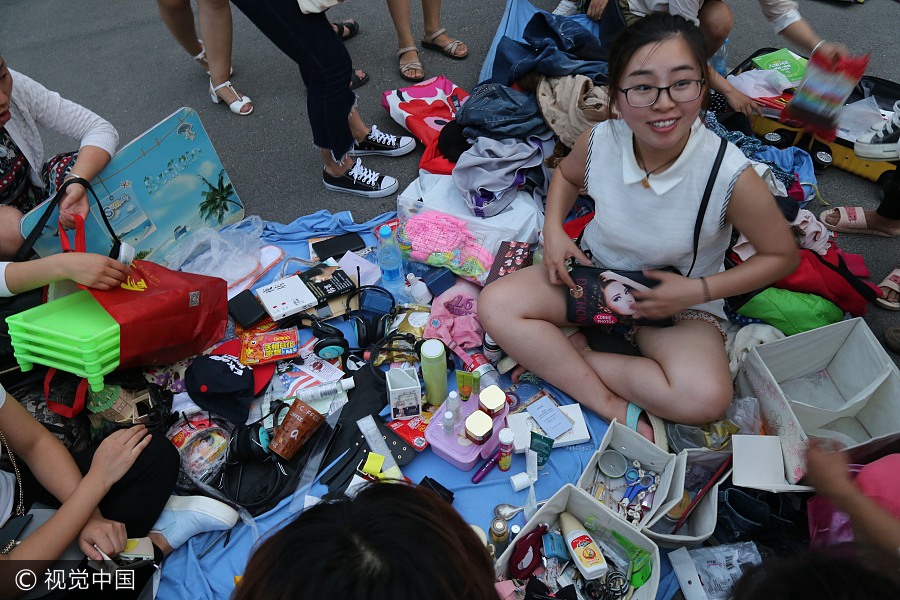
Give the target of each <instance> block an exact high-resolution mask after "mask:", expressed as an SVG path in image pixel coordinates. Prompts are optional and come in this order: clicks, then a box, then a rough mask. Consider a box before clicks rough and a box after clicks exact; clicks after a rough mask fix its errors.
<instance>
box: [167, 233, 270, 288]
mask: <svg viewBox="0 0 900 600" xmlns="http://www.w3.org/2000/svg"><path fill="white" fill-rule="evenodd" d="M245 222H246V223H248V225H249V226H247V227H241V228H239V229H235V228H229V229H227V230H225V231H218V230H216V229H212V228H209V227H206V228H203V229H198V230H197V231H194V232H191V234H190V235H186V236H184V237H183V238H181V240H180V241H177V242H175V244H174V245H173V246H172V247H171V248H170V249H168V250H166V251H165V252H164V254H163V256H164V262H162V263H161V264H162V265H163V266H165V267H167V268H169V269H172V270H173V271H184V272H187V273H196V274H198V275H208V276H210V277H221V278H222V279H224V280H225V281H227V282H228V287H229V288H230V287H231V286H232V285H234V284H235V283H237V282H240V281H242V280H244V279H246V278H247V277H249V276H250V275H252V274H253V273H254V272H255V271H256V270H257V269H259V268H260V256H261V252H260V249H261V248H262V246H263V245H264V242H263V241H262V230H263V224H262V219H260V218H259V217H257V216H253V217H249V218H248V219H246V221H245Z"/></svg>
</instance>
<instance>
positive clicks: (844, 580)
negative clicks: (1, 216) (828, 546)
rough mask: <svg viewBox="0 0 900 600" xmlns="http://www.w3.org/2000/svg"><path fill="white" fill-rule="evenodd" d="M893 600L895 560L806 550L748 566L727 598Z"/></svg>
mask: <svg viewBox="0 0 900 600" xmlns="http://www.w3.org/2000/svg"><path fill="white" fill-rule="evenodd" d="M804 598H810V599H813V598H814V599H815V600H859V599H861V598H865V599H867V600H897V598H900V580H898V577H897V563H896V562H894V561H888V560H883V559H881V560H879V559H877V558H875V557H870V558H866V559H862V558H859V557H857V556H854V555H853V554H849V553H848V554H846V555H838V554H832V553H822V552H807V553H804V554H800V555H797V556H792V557H789V558H781V557H773V558H770V559H768V560H766V561H765V562H764V563H763V564H762V565H759V566H757V567H754V568H752V569H751V570H750V571H748V572H747V573H746V574H744V576H743V577H741V579H740V580H739V581H738V582H737V584H736V585H735V586H734V588H733V589H732V590H731V598H730V600H798V599H804Z"/></svg>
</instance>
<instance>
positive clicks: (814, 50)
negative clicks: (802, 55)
mask: <svg viewBox="0 0 900 600" xmlns="http://www.w3.org/2000/svg"><path fill="white" fill-rule="evenodd" d="M824 43H825V40H819V43H818V44H816V45H815V46H813V51H812V52H811V53H810V56H812V55H813V54H815V53H816V50H818V49H819V46H821V45H822V44H824Z"/></svg>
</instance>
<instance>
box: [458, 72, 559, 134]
mask: <svg viewBox="0 0 900 600" xmlns="http://www.w3.org/2000/svg"><path fill="white" fill-rule="evenodd" d="M456 121H457V123H459V124H460V125H463V126H464V127H465V129H464V130H463V133H464V134H465V136H466V137H467V138H470V139H471V138H476V137H478V136H482V135H484V136H487V137H491V138H494V139H498V140H502V139H506V138H526V137H528V136H529V135H540V134H541V133H543V132H545V131H547V130H548V127H547V123H546V122H545V121H544V117H543V116H542V115H541V111H540V110H539V109H538V103H537V98H535V96H534V94H530V93H527V92H520V91H518V90H514V89H513V88H511V87H507V86H505V85H501V84H499V83H482V84H480V85H478V86H477V87H476V88H475V89H474V90H472V95H471V96H469V98H468V100H466V102H465V104H463V105H462V108H461V109H460V110H459V113H458V114H457V115H456Z"/></svg>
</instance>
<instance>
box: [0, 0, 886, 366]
mask: <svg viewBox="0 0 900 600" xmlns="http://www.w3.org/2000/svg"><path fill="white" fill-rule="evenodd" d="M534 3H535V5H536V6H538V7H539V8H543V9H546V10H552V9H553V8H554V7H555V5H556V0H535V1H534ZM728 4H729V6H730V7H731V9H732V11H733V12H734V15H735V26H734V30H733V33H732V35H731V38H730V41H729V45H728V50H729V66H734V65H736V64H738V63H740V62H742V61H743V60H744V59H745V58H746V57H748V56H750V55H751V54H752V53H753V52H754V51H755V50H757V49H758V48H762V47H783V46H788V45H787V44H786V40H783V39H782V38H780V37H778V36H777V35H776V34H775V33H774V32H773V31H772V30H771V28H770V27H769V25H768V23H766V21H765V20H764V19H763V17H762V14H761V12H760V10H759V7H758V5H757V3H756V2H753V1H752V0H733V1H730V2H728ZM504 6H505V3H504V2H502V1H500V0H445V1H444V6H443V11H442V12H443V16H442V25H443V26H445V27H446V28H447V30H448V32H449V33H450V34H452V35H454V36H455V37H458V38H460V39H462V40H464V41H465V42H466V44H467V45H468V46H469V58H468V59H466V60H462V61H457V60H452V59H450V58H446V57H444V56H441V55H439V54H437V53H435V52H432V51H423V52H422V53H421V58H422V62H423V63H424V67H425V71H426V74H427V75H428V76H432V75H445V76H447V77H448V78H449V79H451V80H452V81H454V82H455V83H457V84H458V85H460V86H462V87H463V88H464V89H471V88H472V87H473V86H474V85H475V84H476V83H478V74H479V72H480V70H481V64H482V61H483V59H484V56H485V55H486V53H487V50H488V47H489V46H490V43H491V40H492V39H493V36H494V34H495V32H496V29H497V26H498V24H499V21H500V16H501V15H502V14H503V10H504ZM800 10H801V12H802V14H803V15H804V17H806V19H807V20H808V21H809V22H810V23H812V24H813V26H814V27H815V29H816V30H817V31H818V32H819V34H820V35H821V36H822V37H824V38H825V39H828V40H835V41H839V42H842V43H844V44H845V45H846V46H847V47H849V48H850V49H851V51H853V52H854V53H860V54H861V53H867V52H868V53H871V60H870V63H869V69H868V74H870V75H875V76H878V77H882V78H884V79H888V80H891V81H896V82H900V46H898V42H897V40H898V36H897V30H898V27H900V2H898V1H897V0H868V1H867V2H865V3H864V4H857V3H851V2H843V1H827V2H826V1H822V0H804V1H803V2H800ZM233 12H234V75H233V77H232V81H233V82H234V84H235V86H236V87H237V88H238V89H239V90H241V91H242V92H243V93H245V94H247V95H249V96H250V97H251V98H252V99H253V102H254V105H255V107H256V108H255V111H254V113H253V114H252V115H250V116H248V117H239V116H235V115H233V114H231V113H230V112H229V111H228V110H227V109H226V108H225V106H224V104H219V105H214V104H212V103H211V102H210V100H209V96H208V94H207V91H206V88H207V81H206V75H205V73H203V72H202V71H201V70H200V69H199V67H198V66H197V64H196V63H194V62H193V61H191V60H190V58H189V57H188V56H187V55H186V54H185V52H184V51H183V50H182V49H181V47H180V46H178V45H177V44H176V43H175V41H174V40H173V39H172V37H171V36H170V35H169V33H168V31H167V30H166V28H165V26H164V25H163V23H162V21H161V20H160V18H159V14H158V13H157V10H156V4H155V2H152V1H151V0H140V1H138V0H121V1H118V2H97V1H96V0H0V54H2V55H3V57H4V58H5V59H6V61H7V63H8V64H9V65H10V66H11V67H12V68H14V69H16V70H19V71H22V72H24V73H26V74H28V75H29V76H31V77H33V78H35V79H37V80H38V81H40V82H42V83H43V84H44V85H46V86H47V87H49V88H51V89H54V90H57V91H60V92H62V93H63V95H64V96H66V97H68V98H70V99H72V100H74V101H76V102H79V103H81V104H84V105H85V106H87V107H89V108H91V109H92V110H94V111H96V112H97V113H99V114H101V115H103V116H104V117H105V118H106V119H108V120H109V121H110V122H112V123H113V124H114V125H115V126H116V127H117V128H118V130H119V134H120V136H121V143H123V144H124V143H126V142H127V141H129V140H131V139H133V138H135V137H137V136H138V135H140V134H141V133H142V132H143V131H145V130H146V129H148V128H149V127H151V126H152V125H154V124H155V123H157V122H158V121H160V120H161V119H163V118H164V117H166V116H168V115H169V114H171V113H172V112H174V111H175V110H176V109H178V108H179V107H181V106H190V107H192V108H193V109H195V110H196V111H197V112H198V113H199V115H200V118H201V120H202V122H203V124H204V126H205V127H206V129H207V131H208V133H209V135H210V137H211V139H212V141H213V144H214V145H215V147H216V149H217V150H218V153H219V156H220V158H221V159H222V162H223V164H224V165H225V168H226V169H227V171H228V173H229V175H230V177H231V180H232V182H233V184H234V187H235V189H236V190H237V193H238V195H239V196H240V198H241V199H242V200H243V202H244V205H245V207H246V212H247V214H248V215H250V214H258V215H260V216H261V217H262V218H263V219H266V220H273V221H279V222H290V221H292V220H294V219H295V218H297V217H299V216H302V215H305V214H308V213H310V212H313V211H316V210H319V209H322V208H325V209H328V210H330V211H332V212H337V211H342V210H349V211H351V212H352V213H353V215H354V217H355V219H356V220H357V221H363V220H366V219H369V218H371V217H373V216H375V215H377V214H380V213H382V212H384V211H388V210H394V208H395V198H394V197H388V198H383V199H378V200H371V199H364V198H360V197H356V196H350V195H345V194H338V193H335V192H330V191H327V190H325V189H324V187H323V185H322V180H321V168H322V167H321V165H322V163H321V157H320V155H319V152H318V150H317V149H316V148H314V147H313V146H312V136H311V133H310V128H309V123H308V121H307V118H306V108H305V95H306V92H305V88H304V87H303V83H302V81H301V79H300V75H299V72H298V70H297V68H296V66H295V65H294V63H292V62H291V61H290V60H289V59H288V58H287V57H286V56H284V55H283V54H282V53H281V52H280V51H279V50H278V49H277V48H275V46H273V45H272V44H271V43H270V42H269V41H268V40H267V39H266V38H265V37H264V36H263V35H262V34H261V33H260V32H259V31H258V30H257V29H256V28H255V27H254V26H253V24H252V23H250V22H249V21H248V20H247V19H246V18H244V16H243V14H241V13H240V11H238V10H237V9H234V10H233ZM329 16H330V17H331V19H332V20H338V19H339V18H350V17H352V18H355V19H357V20H358V21H359V22H360V24H361V31H360V33H359V35H357V36H356V37H355V38H353V39H352V40H350V41H349V42H348V43H347V48H348V50H349V51H350V54H351V56H352V57H353V60H354V64H355V65H356V66H358V67H360V68H363V69H365V70H366V71H367V72H368V73H369V76H370V81H369V82H368V83H367V84H366V85H365V86H364V87H362V88H360V89H359V90H358V97H359V108H360V111H361V113H362V115H363V118H364V119H365V120H367V121H368V122H374V123H377V124H378V126H379V128H381V129H383V130H385V131H388V132H390V133H396V134H400V133H402V129H401V128H400V127H399V125H397V124H396V123H394V122H393V121H392V120H391V118H390V117H389V115H388V114H387V113H386V112H385V111H384V110H383V109H382V108H381V103H380V100H381V94H382V92H383V91H384V90H388V89H394V88H397V87H402V86H404V85H407V84H406V83H405V82H404V81H403V80H402V79H401V78H400V76H399V74H398V71H397V57H396V47H397V42H396V37H395V33H394V30H393V26H392V23H391V20H390V15H389V14H388V11H387V5H386V3H384V2H382V1H380V0H348V1H347V2H346V3H344V4H342V5H340V6H337V7H335V8H333V9H331V10H330V11H329ZM412 20H413V33H414V35H415V36H416V37H417V38H421V36H422V34H423V28H422V7H421V4H420V3H418V2H413V3H412ZM788 47H789V46H788ZM45 145H46V146H47V150H48V152H49V153H54V152H60V151H63V150H69V149H72V144H71V142H70V141H68V140H65V139H63V138H60V137H59V136H56V135H55V134H47V135H46V136H45ZM420 157H421V150H417V151H416V152H414V153H413V154H411V155H408V156H405V157H400V158H384V157H368V158H367V159H366V161H365V162H366V164H367V166H370V167H372V168H375V169H378V170H381V171H382V172H385V173H387V174H389V175H393V176H395V177H397V178H398V179H399V180H400V185H401V189H403V188H404V187H405V186H406V185H408V184H409V183H410V182H411V181H412V180H413V179H414V178H415V177H416V176H417V165H418V161H419V158H420ZM817 175H818V181H819V189H820V192H821V194H822V196H823V198H824V199H825V201H827V202H828V203H829V204H832V205H841V204H850V205H859V206H863V207H867V208H874V207H875V206H877V203H878V200H879V198H880V195H879V190H878V187H877V186H876V184H875V183H873V182H871V181H868V180H866V179H864V178H862V177H859V176H857V175H853V174H850V173H847V172H843V171H840V170H838V169H836V168H833V167H832V168H829V169H827V170H825V171H823V172H820V173H818V174H817ZM809 208H810V209H811V210H813V211H814V212H815V213H818V212H819V211H820V210H822V209H824V208H825V206H824V205H822V204H820V203H819V202H818V201H816V202H813V203H812V204H811V205H810V207H809ZM839 243H840V245H841V247H842V248H843V249H844V250H846V251H848V252H856V253H860V254H862V255H863V256H864V257H865V259H866V264H867V265H868V267H869V268H870V269H871V271H872V280H873V281H874V282H876V283H877V282H878V281H880V280H881V278H882V277H883V276H884V275H886V274H887V273H889V272H890V270H891V269H892V268H893V267H894V266H895V265H897V264H900V252H898V248H900V241H898V240H896V239H887V238H880V237H871V236H851V235H842V236H840V238H839ZM898 314H900V313H894V312H889V311H886V310H883V309H881V308H878V307H876V306H874V305H873V306H872V307H871V308H870V309H869V314H868V315H867V316H866V321H867V322H868V323H869V325H870V326H871V328H872V329H873V331H875V333H876V335H878V336H879V337H880V336H882V334H883V331H884V329H885V328H886V327H888V326H890V325H893V324H898V323H900V318H898ZM893 358H894V359H895V360H898V359H900V357H897V356H896V355H894V356H893Z"/></svg>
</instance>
